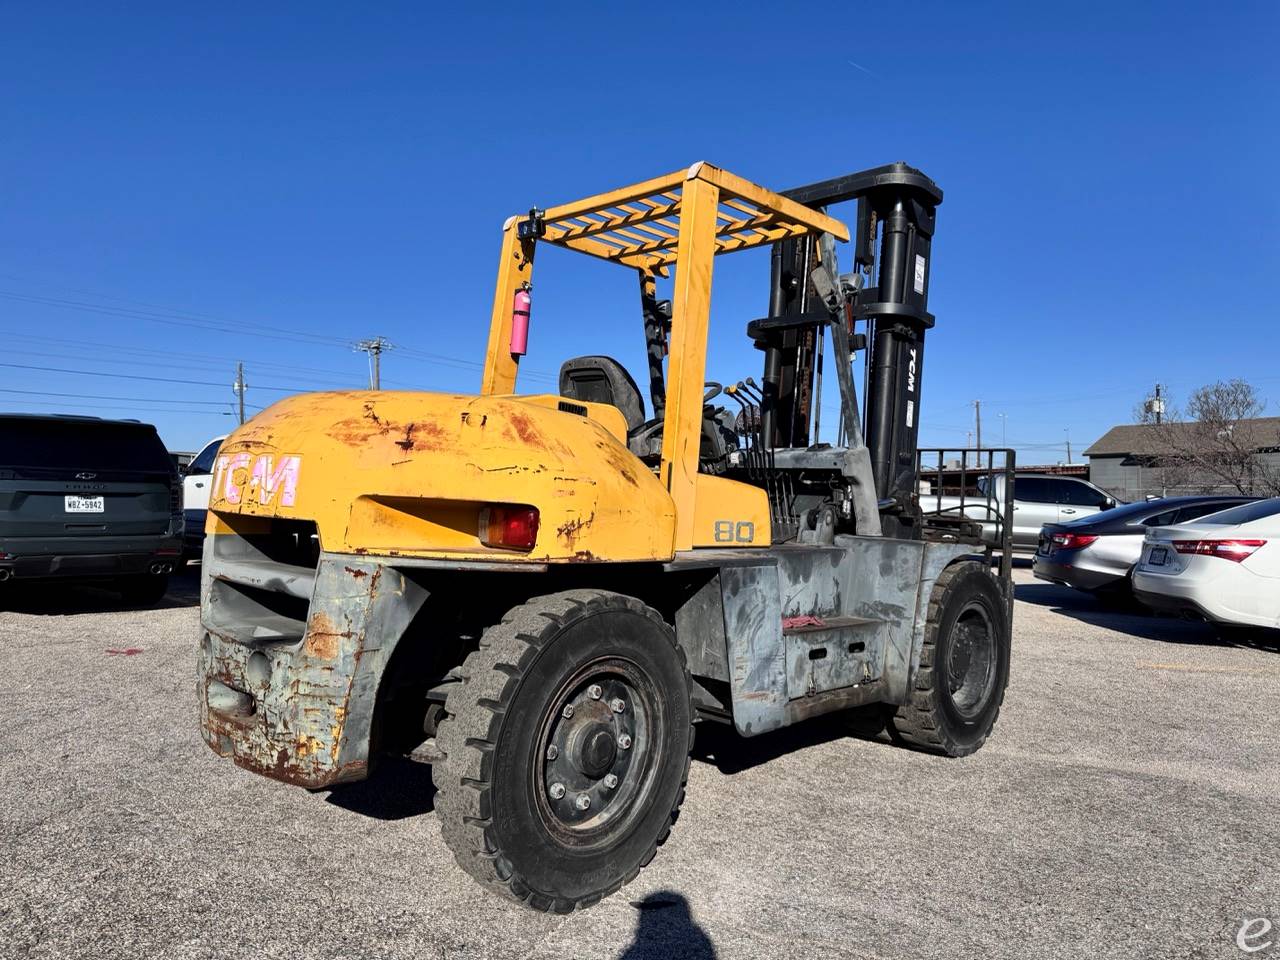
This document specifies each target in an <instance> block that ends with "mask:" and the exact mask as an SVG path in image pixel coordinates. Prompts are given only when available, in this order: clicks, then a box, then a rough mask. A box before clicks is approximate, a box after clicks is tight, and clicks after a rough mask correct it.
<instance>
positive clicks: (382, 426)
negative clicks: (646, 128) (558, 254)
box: [206, 163, 849, 562]
mask: <svg viewBox="0 0 1280 960" xmlns="http://www.w3.org/2000/svg"><path fill="white" fill-rule="evenodd" d="M520 219H521V218H519V217H512V218H511V219H509V220H508V221H507V222H506V224H505V225H504V227H503V238H502V251H501V255H500V260H499V264H498V275H497V283H496V285H495V289H494V299H493V309H492V313H491V315H490V323H489V341H488V346H487V349H486V352H485V361H484V373H483V376H482V380H481V389H480V395H479V396H461V395H453V394H436V393H408V392H343V393H316V394H303V395H299V396H295V397H290V398H288V399H286V400H283V401H281V402H280V403H277V404H275V405H274V406H272V407H271V408H269V409H268V410H266V411H264V412H262V413H261V414H259V415H258V416H256V417H254V418H253V420H251V421H250V422H249V423H248V424H246V425H244V426H243V427H241V428H240V429H239V430H237V431H236V432H235V433H234V434H233V435H232V436H231V437H230V438H229V439H228V440H227V441H226V442H225V443H224V444H223V446H222V449H221V450H220V451H219V462H224V460H223V458H227V459H226V460H225V462H226V463H227V464H228V468H227V469H226V470H225V471H224V475H216V476H215V483H214V489H213V490H212V496H211V498H210V513H209V519H208V523H207V527H206V529H207V532H208V533H209V534H210V535H212V536H218V535H220V534H225V533H228V532H230V531H233V530H234V531H237V532H241V533H250V532H255V531H258V530H262V529H264V528H265V526H266V523H267V520H268V519H269V518H271V517H276V516H281V517H296V518H300V519H309V520H314V521H315V522H316V524H317V526H318V528H319V533H320V539H321V544H322V546H323V548H324V549H325V550H328V551H332V552H339V553H372V554H383V555H402V556H409V557H437V558H452V559H499V560H503V561H508V562H512V561H531V562H532V561H537V562H557V561H575V560H610V561H627V560H637V561H638V560H668V559H671V558H672V557H673V556H674V555H675V553H676V552H677V551H683V550H688V549H690V548H693V547H716V546H719V547H723V546H725V545H727V544H728V545H735V546H755V547H765V546H768V544H769V542H770V531H769V510H768V503H767V498H766V495H765V492H764V490H762V489H760V488H759V487H755V486H751V485H748V484H745V483H740V482H737V481H732V480H727V479H724V478H718V477H711V476H707V475H704V474H700V473H699V472H698V453H699V447H700V445H701V436H702V407H703V404H702V392H703V378H704V376H705V367H706V350H707V328H708V318H709V316H710V309H711V280H712V265H713V263H714V258H715V257H716V256H718V255H722V254H725V253H730V252H733V251H736V250H744V249H750V248H753V247H757V246H761V245H764V244H769V243H773V242H775V241H777V240H778V239H781V238H784V237H792V236H802V235H805V234H810V233H820V232H828V233H831V234H832V235H834V236H835V237H837V238H838V239H840V240H847V239H848V236H849V233H848V230H847V228H845V226H844V225H843V224H842V223H840V222H839V221H837V220H834V219H832V218H831V217H828V216H826V215H825V214H823V213H820V212H818V211H816V210H812V209H810V208H808V207H804V206H802V205H801V204H798V203H795V202H794V201H791V200H788V199H786V198H784V197H782V196H781V195H779V194H776V193H773V192H772V191H769V190H766V189H764V188H763V187H759V186H757V185H756V184H753V183H750V182H749V181H746V180H743V179H742V178H740V177H736V176H734V175H733V174H730V173H728V172H727V171H724V170H720V169H719V168H717V167H713V166H711V165H710V164H706V163H698V164H694V165H693V166H692V167H690V168H688V169H687V170H681V171H677V172H675V173H671V174H666V175H664V176H661V177H656V178H654V179H652V180H647V181H644V182H642V183H638V184H634V185H632V186H629V187H623V188H621V189H618V190H613V191H610V192H608V193H603V194H599V195H597V196H594V197H588V198H586V199H584V200H578V201H574V202H572V203H567V204H562V205H560V206H556V207H550V208H548V209H547V211H546V214H545V220H546V227H547V230H546V235H545V236H544V237H543V238H542V239H541V240H540V241H538V243H550V244H553V245H557V246H563V247H566V248H568V249H572V250H576V251H578V252H580V253H584V254H587V255H590V256H593V257H595V258H597V259H600V260H602V261H605V262H608V263H615V264H621V265H625V266H628V267H632V268H637V269H639V270H640V271H641V273H642V274H643V275H648V276H652V275H655V274H656V275H661V276H666V275H667V274H668V271H669V268H671V267H672V266H674V268H675V274H674V278H675V289H674V295H673V317H672V325H671V334H670V354H669V359H668V379H667V385H666V393H667V407H666V415H665V416H666V419H665V423H664V430H663V446H662V457H661V464H660V466H659V468H658V469H657V470H656V471H654V470H652V469H650V468H648V467H646V466H645V465H644V464H643V463H642V462H641V461H640V460H639V459H637V458H636V457H634V456H633V455H632V454H631V453H630V452H629V451H628V450H627V430H626V423H625V421H624V419H623V417H622V414H621V413H620V412H619V411H618V410H616V409H615V408H613V407H611V406H606V405H601V404H580V405H579V406H585V407H586V408H587V413H586V416H585V417H584V416H582V415H581V414H580V413H578V412H574V411H572V410H561V409H559V407H560V402H561V398H559V397H557V396H555V395H539V396H529V397H517V396H514V395H513V394H514V392H515V389H516V380H517V377H518V374H519V360H518V358H516V357H513V356H512V355H511V352H510V338H511V312H512V303H513V299H514V296H515V293H516V291H517V290H518V289H519V288H520V286H521V285H522V284H524V283H532V281H533V260H534V249H535V247H536V243H534V242H522V241H520V239H519V237H518V233H517V231H518V224H519V222H520ZM534 302H535V308H534V323H533V328H532V330H531V334H530V343H531V345H536V344H537V343H538V340H539V338H538V333H537V330H538V328H537V317H536V315H537V307H536V303H537V297H536V295H535V297H534ZM637 321H638V318H637ZM638 325H639V324H638V322H637V326H638ZM290 456H294V457H298V458H300V462H299V467H298V472H297V483H296V492H294V493H293V496H294V497H295V499H294V502H292V503H286V502H282V501H283V500H284V499H285V498H283V497H281V496H265V499H266V500H267V502H265V503H264V502H262V500H263V499H264V496H261V495H252V496H251V495H247V494H244V493H242V492H241V491H246V490H252V492H254V493H255V494H257V493H258V492H259V491H260V490H261V489H262V488H263V484H264V481H263V480H261V479H260V480H258V481H257V486H256V487H252V488H251V487H250V485H249V471H250V469H251V468H250V467H249V465H250V464H255V463H256V464H259V465H262V464H264V463H265V464H266V466H267V467H268V468H269V469H267V470H265V471H263V472H261V473H260V474H259V476H260V477H268V476H270V477H272V484H275V483H277V480H276V479H275V475H274V474H271V473H270V470H278V469H282V468H280V464H281V463H282V462H283V460H282V458H286V457H290ZM264 457H268V458H269V460H267V461H264V460H263V458H264ZM284 475H285V474H284V473H283V472H282V473H280V476H284ZM228 493H230V494H231V495H230V497H228ZM237 496H238V497H239V499H238V501H237ZM489 504H510V505H530V506H534V507H537V508H538V510H539V514H540V528H539V531H538V537H537V542H536V544H535V546H534V548H533V549H532V550H531V551H528V552H516V551H511V550H502V549H495V548H490V547H486V546H484V545H483V544H482V543H481V542H480V539H479V535H478V527H479V515H480V511H481V510H482V509H483V508H484V507H485V506H486V505H489ZM725 524H731V528H730V527H726V526H725ZM727 529H731V530H732V534H733V536H732V539H731V540H726V539H725V537H724V533H725V531H726V530H727ZM717 531H719V534H718V533H717Z"/></svg>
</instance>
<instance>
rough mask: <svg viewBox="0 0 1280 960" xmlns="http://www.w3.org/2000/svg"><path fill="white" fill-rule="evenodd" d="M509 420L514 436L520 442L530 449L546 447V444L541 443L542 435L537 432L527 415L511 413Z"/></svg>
mask: <svg viewBox="0 0 1280 960" xmlns="http://www.w3.org/2000/svg"><path fill="white" fill-rule="evenodd" d="M510 419H511V426H513V427H514V428H515V431H516V434H517V436H519V437H520V439H521V440H523V441H524V442H525V443H527V444H529V445H530V446H532V447H545V446H546V444H545V443H543V440H542V434H540V433H539V432H538V428H537V427H536V426H535V425H534V423H533V421H532V420H531V419H530V418H529V416H528V415H527V414H524V413H519V412H512V414H511V418H510Z"/></svg>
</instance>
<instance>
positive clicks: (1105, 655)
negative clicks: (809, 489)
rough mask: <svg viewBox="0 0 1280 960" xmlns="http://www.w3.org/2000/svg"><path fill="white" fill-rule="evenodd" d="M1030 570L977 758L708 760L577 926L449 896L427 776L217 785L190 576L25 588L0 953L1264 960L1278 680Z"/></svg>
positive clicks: (861, 751)
mask: <svg viewBox="0 0 1280 960" xmlns="http://www.w3.org/2000/svg"><path fill="white" fill-rule="evenodd" d="M1015 573H1016V579H1017V582H1018V604H1017V611H1016V614H1015V630H1014V663H1013V679H1012V682H1011V686H1010V688H1009V693H1008V697H1007V699H1006V701H1005V710H1004V712H1003V714H1002V716H1001V717H1000V721H999V724H998V725H997V727H996V731H995V734H994V736H993V738H992V739H991V740H990V741H989V743H988V744H987V746H986V747H985V748H984V749H983V750H982V751H981V752H979V753H978V754H977V755H975V756H974V757H972V758H969V759H967V760H960V761H953V760H944V759H940V758H937V757H933V756H930V755H927V754H922V753H915V752H911V751H907V750H903V749H899V748H896V747H892V746H890V745H887V744H884V743H881V742H876V741H875V740H872V739H859V738H857V737H855V736H851V735H850V732H849V725H848V723H847V722H845V721H840V722H829V721H825V720H824V721H816V722H814V723H812V724H810V725H808V726H805V727H802V728H799V729H797V730H793V731H784V733H783V735H780V736H771V737H765V738H759V739H757V740H754V741H746V742H737V741H734V740H732V739H730V738H726V737H724V736H722V735H721V736H717V735H714V733H715V732H714V731H712V734H713V735H709V736H702V735H700V737H699V745H698V752H697V757H698V758H697V760H695V762H694V764H693V769H692V772H691V774H690V782H689V799H688V801H687V803H686V805H685V808H684V812H683V814H682V815H681V818H680V822H679V824H677V826H676V829H675V832H674V833H673V834H672V837H671V840H670V841H669V842H668V843H667V845H666V846H665V847H664V848H662V850H661V851H660V852H659V855H658V857H657V859H656V860H655V861H654V863H653V864H652V865H651V866H650V867H649V868H648V869H646V870H645V871H644V872H643V873H642V874H641V875H640V878H639V879H638V880H637V881H636V882H635V883H633V884H632V885H631V886H629V887H627V888H625V889H624V890H623V892H622V893H621V894H619V895H617V896H615V897H613V898H611V899H609V900H606V901H605V902H603V903H602V904H600V905H599V906H597V907H595V908H593V909H590V910H587V911H585V912H583V913H580V914H576V915H572V916H568V917H545V916H540V915H536V914H533V913H529V912H526V911H524V910H522V909H519V908H516V907H512V906H509V905H507V904H506V903H505V902H503V901H500V900H498V899H495V898H493V897H491V896H488V895H487V894H484V893H483V892H481V891H480V890H479V888H477V887H476V886H475V885H474V884H473V883H472V882H471V881H470V880H469V879H468V878H467V877H466V876H464V875H463V873H462V872H461V871H460V870H459V869H457V867H455V865H454V864H453V861H452V858H451V857H450V856H449V854H448V852H447V850H446V849H445V847H444V845H443V843H442V842H441V840H440V837H439V832H438V829H437V824H436V818H435V815H434V813H433V812H432V803H431V786H430V775H429V770H427V769H426V768H422V767H418V766H416V765H413V764H410V763H407V762H406V763H404V764H402V765H399V766H396V767H394V768H391V769H389V770H387V771H386V772H385V773H384V774H382V775H381V776H380V777H379V779H378V780H376V781H373V782H370V783H367V784H360V785H356V786H354V787H351V788H347V789H345V790H343V791H338V792H331V793H316V794H311V793H307V792H305V791H302V790H298V789H293V788H289V787H285V786H283V785H280V784H277V783H273V782H271V781H268V780H265V779H262V778H259V777H255V776H253V775H251V774H248V773H245V772H243V771H241V770H238V769H236V768H235V767H233V766H232V765H231V764H230V763H228V762H224V761H221V760H219V759H218V758H216V757H215V756H214V755H213V754H212V753H211V752H210V751H209V750H208V749H207V748H206V747H205V746H204V744H203V742H202V741H201V740H200V737H199V734H198V732H197V730H196V725H195V707H194V662H195V654H194V650H193V641H194V635H195V630H196V622H197V610H196V608H195V607H194V605H193V604H194V602H195V577H194V575H192V574H188V575H186V576H185V577H184V578H182V580H181V581H178V582H176V584H175V589H174V591H173V592H172V593H171V595H170V598H169V599H168V600H167V601H166V604H165V606H164V607H162V608H161V609H155V610H144V611H128V610H122V609H120V608H119V607H118V606H117V605H114V604H113V602H112V601H111V599H110V598H109V597H108V595H106V594H98V593H95V592H94V591H88V590H86V591H82V592H79V593H75V594H74V595H72V596H70V597H68V596H67V595H66V594H42V593H32V592H31V591H29V590H26V591H24V592H23V593H22V594H20V595H19V596H17V597H11V599H10V602H9V604H8V606H9V609H7V610H6V611H4V612H0V956H6V957H27V956H30V957H54V956H57V957H64V956H75V957H93V958H95V960H96V958H107V957H165V958H185V957H253V958H260V957H282V958H283V957H287V958H290V960H296V958H304V957H326V958H328V957H366V956H377V957H411V958H414V960H437V958H440V960H444V958H464V957H503V958H508V957H546V958H560V960H563V958H577V957H591V958H594V957H627V958H638V957H653V958H668V957H697V958H707V957H718V958H737V957H742V958H755V957H791V956H813V955H818V954H819V953H827V954H831V955H835V956H840V957H911V958H924V957H984V958H996V957H1011V958H1014V957H1016V958H1019V960H1022V958H1028V957H1064V958H1071V960H1079V958H1101V957H1124V958H1130V957H1240V956H1244V955H1245V954H1243V953H1242V952H1241V951H1240V950H1239V949H1238V947H1237V946H1236V933H1237V930H1238V929H1239V928H1240V925H1241V923H1242V921H1243V920H1244V919H1247V918H1254V917H1269V918H1271V920H1272V921H1274V922H1275V924H1276V927H1277V928H1280V867H1277V864H1276V859H1277V856H1280V825H1278V824H1277V819H1276V817H1275V816H1274V805H1275V801H1276V799H1277V797H1278V796H1280V739H1278V738H1277V737H1276V733H1275V723H1276V717H1277V715H1278V714H1280V682H1278V681H1280V654H1277V653H1276V652H1273V651H1270V650H1263V649H1253V648H1249V647H1239V646H1231V645H1224V644H1222V643H1219V642H1218V641H1217V640H1216V639H1215V638H1214V636H1213V634H1212V633H1211V632H1210V631H1208V630H1207V629H1206V628H1204V627H1202V626H1196V625H1191V624H1183V623H1178V622H1174V621H1169V620H1162V619H1155V618H1147V617H1139V616H1127V615H1122V614H1115V613H1110V612H1106V611H1103V610H1101V609H1100V608H1098V607H1097V606H1096V605H1095V604H1094V603H1093V601H1092V600H1090V599H1089V598H1087V597H1084V596H1082V595H1080V594H1076V593H1073V592H1072V591H1070V590H1068V589H1066V588H1062V587H1056V586H1051V585H1048V584H1042V583H1039V582H1037V581H1034V580H1032V578H1031V576H1030V571H1029V570H1027V569H1025V568H1022V569H1018V570H1017V571H1016V572H1015ZM127 651H137V652H133V653H130V652H127ZM1269 939H1270V940H1277V941H1280V937H1275V936H1273V937H1262V938H1259V939H1258V940H1256V941H1252V943H1254V944H1260V943H1265V942H1267V941H1268V940H1269ZM1273 954H1274V955H1275V956H1277V957H1280V942H1278V943H1277V944H1276V945H1274V946H1272V947H1270V948H1268V949H1266V950H1263V951H1260V952H1259V953H1257V954H1254V955H1255V956H1263V957H1266V956H1270V955H1273Z"/></svg>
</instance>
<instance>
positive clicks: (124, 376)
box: [0, 363, 315, 393]
mask: <svg viewBox="0 0 1280 960" xmlns="http://www.w3.org/2000/svg"><path fill="white" fill-rule="evenodd" d="M0 367H12V368H14V369H16V370H42V371H44V372H46V373H75V374H80V375H81V376H86V377H112V378H114V379H117V380H146V381H148V382H151V383H181V384H187V385H190V386H199V387H223V388H224V389H225V387H226V383H225V382H218V381H216V380H179V379H176V378H174V377H144V376H142V375H141V374H137V373H104V372H101V371H98V370H71V369H68V368H66V367H38V366H35V365H33V364H29V363H0ZM258 389H259V390H272V391H278V392H280V393H308V392H315V391H306V390H299V389H298V388H297V387H277V386H266V385H263V384H258Z"/></svg>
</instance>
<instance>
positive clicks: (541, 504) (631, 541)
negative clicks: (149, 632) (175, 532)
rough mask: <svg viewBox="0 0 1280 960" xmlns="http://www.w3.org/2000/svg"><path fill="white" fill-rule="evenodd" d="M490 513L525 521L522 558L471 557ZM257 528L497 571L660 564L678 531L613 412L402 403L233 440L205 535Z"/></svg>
mask: <svg viewBox="0 0 1280 960" xmlns="http://www.w3.org/2000/svg"><path fill="white" fill-rule="evenodd" d="M561 406H564V407H565V408H566V409H560V408H561ZM491 505H528V506H533V507H536V508H537V509H538V511H539V519H540V522H539V531H538V536H537V541H536V543H535V545H534V547H533V549H532V550H529V551H512V550H505V549H500V548H491V547H486V546H485V545H484V544H482V543H481V542H480V539H479V531H478V524H479V514H480V511H481V510H482V509H483V508H484V507H486V506H491ZM269 517H281V518H289V519H299V520H312V521H314V522H315V523H316V525H317V528H318V533H319V535H320V540H321V545H322V548H323V549H324V550H326V551H329V552H339V553H356V554H376V555H388V556H411V557H439V558H448V557H453V558H466V559H483V560H499V561H506V562H512V561H514V562H522V561H523V562H532V561H542V562H545V561H559V560H565V561H571V560H578V561H584V560H588V561H589V560H665V559H669V558H670V557H671V556H672V554H673V549H672V545H673V543H674V530H675V509H674V506H673V504H672V501H671V498H670V496H669V495H668V494H667V491H666V490H665V488H664V487H663V486H662V484H661V483H660V482H659V481H658V479H657V478H656V477H655V476H654V473H653V471H652V470H650V469H649V468H648V467H646V466H645V465H644V464H643V463H642V462H641V461H640V460H639V459H637V458H636V457H634V456H633V455H632V454H631V453H630V452H629V451H628V450H627V448H626V426H625V423H624V422H623V419H622V416H621V414H620V413H619V412H618V411H617V410H616V409H614V408H613V407H611V406H607V405H602V404H582V403H576V402H575V403H570V404H566V403H563V402H562V401H561V398H559V397H555V396H537V397H492V396H484V397H476V396H464V395H458V394H443V393H418V392H399V391H395V392H391V391H367V392H366V391H360V392H341V393H310V394H299V395H297V396H294V397H290V398H288V399H285V400H282V401H280V402H279V403H276V404H274V405H273V406H271V407H270V408H268V409H267V410H265V411H263V412H262V413H260V414H259V415H258V416H256V417H254V418H253V419H252V420H251V421H249V422H248V423H246V424H245V425H244V426H242V427H241V428H240V429H239V430H237V431H236V432H235V433H233V434H232V435H231V436H230V437H229V438H228V439H227V440H226V442H225V443H224V444H223V445H222V448H221V450H220V451H219V455H218V459H217V461H216V464H215V468H214V475H213V479H212V490H211V496H210V519H209V525H208V532H209V534H211V535H213V536H218V535H219V534H223V533H232V532H240V533H245V532H252V529H253V528H254V527H255V524H256V525H258V526H261V520H262V519H263V518H269Z"/></svg>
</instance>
